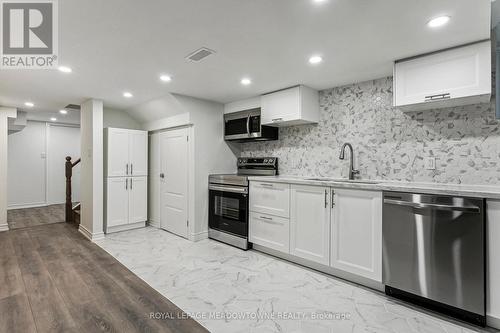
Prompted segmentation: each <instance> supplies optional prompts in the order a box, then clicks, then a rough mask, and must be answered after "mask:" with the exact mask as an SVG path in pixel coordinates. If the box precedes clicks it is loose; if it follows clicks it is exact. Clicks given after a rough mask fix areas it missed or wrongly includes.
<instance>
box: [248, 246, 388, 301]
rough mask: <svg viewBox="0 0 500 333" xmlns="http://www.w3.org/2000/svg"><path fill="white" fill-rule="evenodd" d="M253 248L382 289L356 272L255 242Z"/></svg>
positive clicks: (382, 288) (377, 283)
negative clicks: (346, 270)
mask: <svg viewBox="0 0 500 333" xmlns="http://www.w3.org/2000/svg"><path fill="white" fill-rule="evenodd" d="M253 250H255V251H259V252H263V253H266V254H270V255H272V256H274V257H278V258H281V259H284V260H286V261H290V262H292V263H295V264H298V265H301V266H305V267H309V268H312V269H314V270H317V271H320V272H322V273H325V274H328V275H333V276H336V277H338V278H341V279H344V280H347V281H350V282H353V283H356V284H360V285H364V286H366V287H368V288H371V289H375V290H378V291H381V292H383V291H384V285H383V284H382V283H381V282H377V281H373V280H370V279H368V278H365V277H362V276H358V275H356V274H351V273H348V272H344V271H342V270H339V269H335V268H333V267H330V266H325V265H322V264H318V263H316V262H313V261H310V260H307V259H302V258H299V257H296V256H294V255H291V254H288V253H283V252H280V251H276V250H273V249H270V248H267V247H265V246H261V245H257V244H253Z"/></svg>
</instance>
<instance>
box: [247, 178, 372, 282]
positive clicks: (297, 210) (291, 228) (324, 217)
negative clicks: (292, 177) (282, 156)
mask: <svg viewBox="0 0 500 333" xmlns="http://www.w3.org/2000/svg"><path fill="white" fill-rule="evenodd" d="M262 184H264V183H262V182H254V181H252V182H251V183H250V217H249V240H250V242H252V243H254V244H257V245H260V246H263V247H266V248H269V249H272V250H276V251H280V252H282V253H286V254H289V255H291V256H287V259H289V260H290V258H293V257H295V258H297V261H299V260H303V259H304V260H307V261H309V262H311V263H312V262H314V263H315V264H320V265H323V266H324V271H325V272H327V271H328V270H329V269H330V268H329V266H330V267H333V268H335V269H336V270H338V271H343V272H347V273H350V274H353V275H357V276H359V277H362V278H364V279H365V280H372V281H375V282H377V283H381V282H382V192H380V191H365V190H355V189H335V188H331V187H324V186H314V185H298V184H284V183H271V182H269V184H273V186H269V185H267V186H266V185H264V186H262ZM265 184H268V183H265ZM287 210H288V211H289V218H287V216H288V215H287V214H286V212H287ZM268 212H272V213H274V214H272V213H268ZM278 214H279V215H281V216H278ZM283 215H284V216H285V217H284V216H283ZM291 260H293V259H291ZM302 262H303V261H302ZM317 267H318V266H316V268H317Z"/></svg>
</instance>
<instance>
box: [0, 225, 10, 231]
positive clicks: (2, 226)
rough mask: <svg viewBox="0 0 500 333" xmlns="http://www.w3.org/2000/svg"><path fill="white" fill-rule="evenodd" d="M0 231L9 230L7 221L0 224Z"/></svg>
mask: <svg viewBox="0 0 500 333" xmlns="http://www.w3.org/2000/svg"><path fill="white" fill-rule="evenodd" d="M1 231H9V225H8V224H7V223H5V224H0V232H1Z"/></svg>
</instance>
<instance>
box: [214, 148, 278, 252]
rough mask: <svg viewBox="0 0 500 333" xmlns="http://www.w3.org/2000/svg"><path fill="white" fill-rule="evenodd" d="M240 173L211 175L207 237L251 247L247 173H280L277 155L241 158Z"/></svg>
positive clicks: (247, 247)
mask: <svg viewBox="0 0 500 333" xmlns="http://www.w3.org/2000/svg"><path fill="white" fill-rule="evenodd" d="M237 165H238V173H237V174H231V175H227V174H226V175H210V176H209V177H208V192H209V214H208V237H209V238H212V239H215V240H218V241H221V242H224V243H227V244H230V245H233V246H236V247H239V248H241V249H244V250H248V249H249V248H250V247H251V244H250V243H249V242H248V176H275V175H277V174H278V159H277V158H276V157H262V158H240V159H238V163H237Z"/></svg>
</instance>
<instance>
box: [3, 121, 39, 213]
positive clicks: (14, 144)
mask: <svg viewBox="0 0 500 333" xmlns="http://www.w3.org/2000/svg"><path fill="white" fill-rule="evenodd" d="M46 137H47V126H46V124H45V123H42V122H37V121H28V123H27V126H26V127H25V128H24V129H23V130H22V131H20V132H17V133H13V134H10V135H9V137H8V144H9V153H8V191H7V193H8V194H7V198H8V205H9V208H22V207H30V206H42V205H45V204H46V197H45V195H46V172H47V168H46V159H45V157H46V144H47V142H46Z"/></svg>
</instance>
